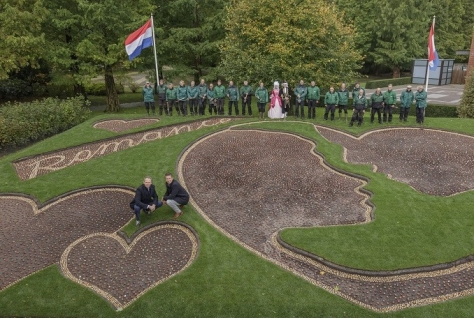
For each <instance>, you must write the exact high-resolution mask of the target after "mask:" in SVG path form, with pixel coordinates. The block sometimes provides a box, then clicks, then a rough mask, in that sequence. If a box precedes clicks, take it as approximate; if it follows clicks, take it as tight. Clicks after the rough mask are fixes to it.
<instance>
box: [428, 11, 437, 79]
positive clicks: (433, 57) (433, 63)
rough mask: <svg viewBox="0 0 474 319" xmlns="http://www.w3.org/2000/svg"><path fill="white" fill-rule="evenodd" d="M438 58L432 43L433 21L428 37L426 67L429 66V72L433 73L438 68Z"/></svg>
mask: <svg viewBox="0 0 474 319" xmlns="http://www.w3.org/2000/svg"><path fill="white" fill-rule="evenodd" d="M438 64H439V58H438V52H436V47H435V43H434V19H433V23H432V24H431V28H430V35H429V37H428V65H429V66H430V70H431V71H434V70H436V68H437V67H438Z"/></svg>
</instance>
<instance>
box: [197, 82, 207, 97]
mask: <svg viewBox="0 0 474 319" xmlns="http://www.w3.org/2000/svg"><path fill="white" fill-rule="evenodd" d="M198 90H199V97H200V98H203V97H204V96H206V95H207V85H206V84H204V85H202V84H199V85H198Z"/></svg>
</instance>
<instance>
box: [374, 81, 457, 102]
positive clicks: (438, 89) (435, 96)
mask: <svg viewBox="0 0 474 319" xmlns="http://www.w3.org/2000/svg"><path fill="white" fill-rule="evenodd" d="M406 87H407V86H406V85H397V86H394V87H393V90H394V91H395V92H397V99H398V100H400V94H401V93H402V92H403V91H404V90H406ZM416 87H417V85H416V84H412V90H413V91H416ZM381 89H382V92H385V91H387V87H381ZM463 90H464V85H462V84H449V85H443V86H434V85H432V86H429V87H428V98H427V101H428V103H431V104H443V105H459V102H460V101H461V96H462V92H463ZM374 92H375V89H367V90H366V95H368V96H369V97H370V95H371V94H372V93H374Z"/></svg>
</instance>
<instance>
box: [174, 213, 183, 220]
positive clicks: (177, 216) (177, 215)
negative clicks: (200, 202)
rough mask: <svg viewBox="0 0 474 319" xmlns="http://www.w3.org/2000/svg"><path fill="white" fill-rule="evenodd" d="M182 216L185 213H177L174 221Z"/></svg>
mask: <svg viewBox="0 0 474 319" xmlns="http://www.w3.org/2000/svg"><path fill="white" fill-rule="evenodd" d="M181 215H183V212H179V213H176V214H174V216H173V219H178V218H179V216H181Z"/></svg>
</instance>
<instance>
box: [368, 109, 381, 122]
mask: <svg viewBox="0 0 474 319" xmlns="http://www.w3.org/2000/svg"><path fill="white" fill-rule="evenodd" d="M381 110H382V109H381V107H372V110H371V111H370V123H373V122H374V118H375V113H377V115H378V118H379V123H382V115H381Z"/></svg>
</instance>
